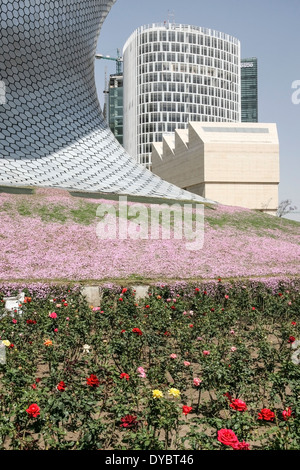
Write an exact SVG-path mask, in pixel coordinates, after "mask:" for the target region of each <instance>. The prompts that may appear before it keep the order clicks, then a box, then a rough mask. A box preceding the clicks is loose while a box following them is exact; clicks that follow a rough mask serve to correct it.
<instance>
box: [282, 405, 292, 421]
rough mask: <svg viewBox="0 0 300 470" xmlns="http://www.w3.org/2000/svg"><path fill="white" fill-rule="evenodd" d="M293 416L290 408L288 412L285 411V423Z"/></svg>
mask: <svg viewBox="0 0 300 470" xmlns="http://www.w3.org/2000/svg"><path fill="white" fill-rule="evenodd" d="M291 416H293V413H292V410H291V408H290V407H288V409H287V410H284V411H283V412H282V417H283V419H284V421H287V420H288V419H289V418H290V417H291Z"/></svg>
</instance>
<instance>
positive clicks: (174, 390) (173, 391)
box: [168, 388, 180, 397]
mask: <svg viewBox="0 0 300 470" xmlns="http://www.w3.org/2000/svg"><path fill="white" fill-rule="evenodd" d="M168 394H169V395H170V396H172V397H180V391H179V390H178V389H177V388H170V390H168Z"/></svg>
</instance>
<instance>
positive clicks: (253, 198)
mask: <svg viewBox="0 0 300 470" xmlns="http://www.w3.org/2000/svg"><path fill="white" fill-rule="evenodd" d="M152 171H153V173H155V174H156V175H158V176H160V177H161V178H164V179H165V180H167V181H169V182H170V183H173V184H176V185H177V186H179V187H180V188H184V189H186V190H188V191H191V192H193V193H195V194H198V195H201V196H202V197H206V198H209V199H212V200H214V201H218V202H219V203H221V204H225V205H230V206H240V207H245V208H249V209H257V210H263V211H264V212H268V213H270V214H274V215H275V214H276V210H277V208H278V185H279V142H278V135H277V126H276V124H272V123H271V124H265V123H220V122H214V123H212V122H210V123H209V122H190V123H189V124H188V128H187V129H177V130H176V131H175V133H174V134H168V135H165V136H164V137H163V141H162V142H156V143H154V144H153V151H152Z"/></svg>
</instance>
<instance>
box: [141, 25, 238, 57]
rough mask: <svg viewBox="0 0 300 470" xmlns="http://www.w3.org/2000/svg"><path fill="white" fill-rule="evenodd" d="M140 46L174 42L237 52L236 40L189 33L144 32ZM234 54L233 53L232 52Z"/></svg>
mask: <svg viewBox="0 0 300 470" xmlns="http://www.w3.org/2000/svg"><path fill="white" fill-rule="evenodd" d="M139 42H140V44H141V45H143V44H145V45H148V47H149V43H161V42H174V43H189V44H198V45H200V46H207V47H213V48H215V49H220V50H222V51H223V50H224V51H227V52H233V51H236V50H237V44H236V43H237V42H238V41H237V40H234V41H233V42H230V41H228V40H224V39H220V38H215V37H212V36H209V35H205V34H201V33H198V34H196V33H191V32H187V31H166V30H160V31H145V32H144V33H142V34H141V35H140V36H139ZM234 53H235V52H234Z"/></svg>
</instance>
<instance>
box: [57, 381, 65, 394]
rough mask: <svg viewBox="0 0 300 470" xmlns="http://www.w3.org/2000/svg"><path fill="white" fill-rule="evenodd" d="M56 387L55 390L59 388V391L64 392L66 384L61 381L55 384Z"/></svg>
mask: <svg viewBox="0 0 300 470" xmlns="http://www.w3.org/2000/svg"><path fill="white" fill-rule="evenodd" d="M56 388H57V390H59V391H60V392H64V391H65V389H66V384H65V382H63V381H61V382H59V384H58V385H57V387H56Z"/></svg>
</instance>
